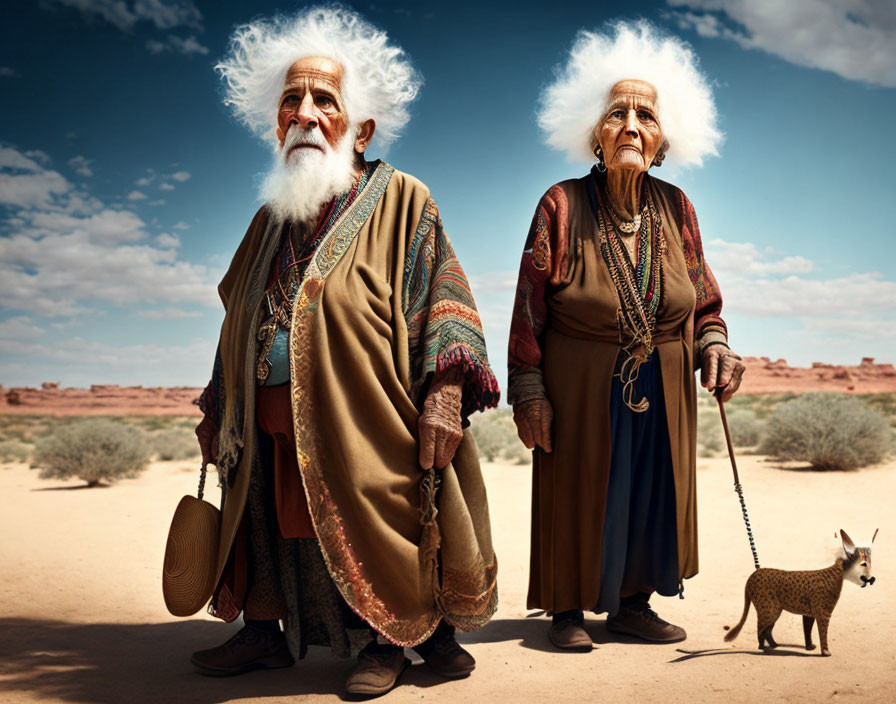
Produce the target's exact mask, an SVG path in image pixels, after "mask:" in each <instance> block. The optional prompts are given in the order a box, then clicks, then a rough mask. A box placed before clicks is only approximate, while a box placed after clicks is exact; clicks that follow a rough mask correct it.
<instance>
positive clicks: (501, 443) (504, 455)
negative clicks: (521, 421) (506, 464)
mask: <svg viewBox="0 0 896 704" xmlns="http://www.w3.org/2000/svg"><path fill="white" fill-rule="evenodd" d="M470 420H471V427H470V429H471V430H472V431H473V437H474V438H476V446H477V447H478V448H479V456H480V457H482V458H483V459H485V461H486V462H494V461H495V460H496V459H504V460H509V461H513V462H517V463H521V462H525V461H528V459H529V457H530V452H529V450H527V449H526V446H525V445H523V443H522V441H521V440H520V439H519V436H518V435H517V434H516V425H515V424H514V422H513V411H512V410H511V409H510V408H496V409H493V410H489V411H485V412H484V413H477V414H476V415H474V416H473V417H472V418H471V419H470ZM524 455H525V456H524Z"/></svg>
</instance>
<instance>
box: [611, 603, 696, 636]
mask: <svg viewBox="0 0 896 704" xmlns="http://www.w3.org/2000/svg"><path fill="white" fill-rule="evenodd" d="M607 630H608V631H610V632H612V633H622V634H625V635H627V636H635V637H636V638H641V639H642V640H647V641H650V642H651V643H677V642H678V641H681V640H684V639H685V638H687V637H688V634H687V633H685V630H684V629H683V628H682V627H681V626H675V625H673V624H671V623H669V622H668V621H664V620H663V619H661V618H660V617H659V616H658V615H657V613H656V611H654V610H653V609H651V608H650V606H649V605H648V604H647V602H643V603H641V604H637V605H636V606H620V607H619V612H618V613H617V614H616V615H615V616H608V617H607Z"/></svg>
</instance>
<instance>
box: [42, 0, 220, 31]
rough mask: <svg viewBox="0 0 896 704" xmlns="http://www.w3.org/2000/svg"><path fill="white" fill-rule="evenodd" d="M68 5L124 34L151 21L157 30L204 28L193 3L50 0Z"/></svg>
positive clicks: (171, 0)
mask: <svg viewBox="0 0 896 704" xmlns="http://www.w3.org/2000/svg"><path fill="white" fill-rule="evenodd" d="M47 2H48V3H50V4H52V3H54V2H55V3H56V4H58V5H65V6H67V7H72V8H74V9H76V10H78V11H79V12H80V13H81V14H82V15H85V16H87V17H91V18H92V17H94V16H98V17H100V18H102V19H104V20H105V21H106V22H108V23H109V24H111V25H113V26H114V27H116V28H117V29H120V30H122V31H130V30H132V29H133V28H134V27H135V26H136V25H137V24H139V23H141V22H147V23H150V24H153V25H155V27H156V28H157V29H172V28H174V27H180V26H187V27H194V28H196V29H201V27H202V14H201V13H200V12H199V10H198V9H197V8H196V5H194V4H193V3H192V2H191V1H190V0H167V1H166V0H133V2H130V3H129V2H127V0H47Z"/></svg>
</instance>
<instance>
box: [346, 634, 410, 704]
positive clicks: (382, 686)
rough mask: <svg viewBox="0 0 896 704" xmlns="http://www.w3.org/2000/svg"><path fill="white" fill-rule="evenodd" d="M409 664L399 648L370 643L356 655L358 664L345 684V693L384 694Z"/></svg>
mask: <svg viewBox="0 0 896 704" xmlns="http://www.w3.org/2000/svg"><path fill="white" fill-rule="evenodd" d="M410 664H411V661H410V660H408V659H407V658H406V657H405V656H404V648H402V647H401V646H398V645H391V644H388V645H387V644H380V643H377V642H376V641H375V640H374V641H371V642H370V643H368V644H367V645H366V646H365V647H364V649H363V650H362V651H361V652H360V653H358V664H357V665H355V669H354V670H352V673H351V674H350V675H349V676H348V680H346V682H345V691H347V692H348V693H349V694H360V695H364V696H368V697H370V696H376V695H378V694H385V693H386V692H388V691H389V690H390V689H392V688H393V687H394V686H395V683H396V682H397V681H398V678H399V676H400V675H401V673H402V672H404V671H405V669H406V668H407V667H408V666H409V665H410Z"/></svg>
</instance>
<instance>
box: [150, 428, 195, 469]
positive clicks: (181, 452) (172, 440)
mask: <svg viewBox="0 0 896 704" xmlns="http://www.w3.org/2000/svg"><path fill="white" fill-rule="evenodd" d="M147 442H148V444H149V446H150V448H151V450H152V452H153V454H155V456H156V457H157V458H158V459H160V460H162V461H168V460H188V459H190V458H192V457H198V456H199V455H200V450H199V441H198V440H196V433H195V432H193V430H192V429H190V430H188V429H187V428H183V427H175V428H168V429H167V430H161V431H159V432H157V433H152V434H151V435H149V436H148V437H147Z"/></svg>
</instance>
